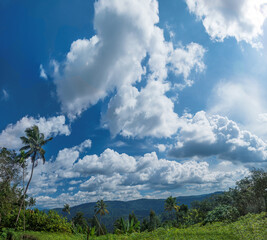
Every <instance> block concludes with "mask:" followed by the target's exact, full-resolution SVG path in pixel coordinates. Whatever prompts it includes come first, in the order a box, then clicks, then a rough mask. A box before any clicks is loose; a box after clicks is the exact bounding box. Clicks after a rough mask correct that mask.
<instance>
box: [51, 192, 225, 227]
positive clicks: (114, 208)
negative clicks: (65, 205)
mask: <svg viewBox="0 0 267 240" xmlns="http://www.w3.org/2000/svg"><path fill="white" fill-rule="evenodd" d="M220 193H222V192H215V193H210V194H203V195H195V196H183V197H177V198H176V200H177V202H178V205H181V204H185V205H188V206H189V207H190V205H191V202H193V201H201V200H203V199H205V198H208V197H210V196H212V195H215V194H220ZM164 202H165V199H138V200H132V201H127V202H124V201H105V203H106V204H107V209H108V211H109V214H108V215H106V216H103V217H102V220H101V221H102V222H103V223H104V224H105V225H106V227H107V229H108V230H109V231H112V229H113V224H114V222H115V221H116V220H117V219H118V218H120V217H124V218H127V217H128V216H129V213H131V212H132V211H133V212H134V213H135V215H136V217H137V218H138V220H139V221H140V222H141V221H142V220H143V219H144V218H145V217H148V216H149V212H150V210H154V211H155V212H156V214H157V215H160V214H161V213H163V212H164ZM95 205H96V203H95V202H92V203H84V204H81V205H77V206H73V207H71V209H70V215H68V214H66V213H64V212H62V208H55V209H53V210H55V211H57V212H58V213H59V214H61V215H63V216H65V217H67V218H68V219H71V218H73V217H74V216H75V214H76V213H77V212H83V213H84V217H85V218H92V217H93V215H94V206H95Z"/></svg>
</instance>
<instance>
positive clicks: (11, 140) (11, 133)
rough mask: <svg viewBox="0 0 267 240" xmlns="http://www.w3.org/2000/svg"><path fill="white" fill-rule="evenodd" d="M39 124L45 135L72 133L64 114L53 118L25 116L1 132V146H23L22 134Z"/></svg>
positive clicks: (16, 147)
mask: <svg viewBox="0 0 267 240" xmlns="http://www.w3.org/2000/svg"><path fill="white" fill-rule="evenodd" d="M33 125H37V126H38V127H39V130H40V132H41V133H44V135H45V137H50V136H56V135H66V136H68V135H70V129H69V126H68V125H66V124H65V117H64V116H63V115H60V116H57V117H51V118H48V119H46V118H44V117H40V118H37V119H35V118H33V117H23V118H22V119H21V120H19V121H17V122H16V123H15V124H9V125H8V126H7V127H6V128H5V129H4V130H3V131H2V132H1V134H0V146H1V147H6V148H9V149H19V148H20V147H22V142H21V140H20V137H21V136H24V135H25V129H26V128H29V127H32V126H33Z"/></svg>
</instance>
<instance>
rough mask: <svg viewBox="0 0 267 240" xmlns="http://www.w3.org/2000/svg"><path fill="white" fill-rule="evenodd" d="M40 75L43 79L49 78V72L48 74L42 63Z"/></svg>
mask: <svg viewBox="0 0 267 240" xmlns="http://www.w3.org/2000/svg"><path fill="white" fill-rule="evenodd" d="M40 77H41V78H43V79H47V74H46V72H45V70H44V67H43V65H42V64H41V65H40Z"/></svg>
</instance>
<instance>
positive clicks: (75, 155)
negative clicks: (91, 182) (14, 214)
mask: <svg viewBox="0 0 267 240" xmlns="http://www.w3.org/2000/svg"><path fill="white" fill-rule="evenodd" d="M91 143H92V142H91V140H90V139H87V140H85V141H84V142H82V143H81V144H79V145H77V146H74V147H71V148H64V149H62V150H60V151H59V152H58V154H57V156H56V158H55V160H53V159H50V160H48V161H46V163H45V164H38V166H37V167H36V168H35V169H34V174H33V178H32V181H31V188H30V189H29V194H33V195H37V194H40V193H42V192H46V191H47V193H48V191H49V189H55V191H54V192H56V190H57V187H58V186H60V185H61V184H62V180H66V179H73V180H71V181H70V182H69V184H70V185H77V184H80V183H82V181H81V180H74V178H76V177H79V176H80V173H79V172H75V171H74V169H73V166H74V163H75V162H76V161H77V160H78V159H79V157H80V155H81V154H82V153H84V151H85V150H86V148H90V147H91ZM30 170H31V162H30V159H28V171H27V172H30ZM28 178H29V174H28V175H27V177H26V180H27V179H28Z"/></svg>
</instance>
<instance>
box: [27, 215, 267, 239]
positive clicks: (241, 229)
mask: <svg viewBox="0 0 267 240" xmlns="http://www.w3.org/2000/svg"><path fill="white" fill-rule="evenodd" d="M29 234H30V235H32V236H36V237H38V239H40V240H49V239H53V240H57V239H66V240H67V239H86V238H85V236H82V235H64V234H57V233H53V234H52V233H39V232H38V233H30V232H29ZM266 236H267V214H266V213H261V214H257V215H247V216H245V217H242V218H240V219H239V220H238V221H237V222H234V223H230V224H226V223H214V224H208V225H206V226H199V225H195V226H191V227H189V228H185V229H177V228H172V229H168V230H167V229H164V228H159V229H157V230H156V231H154V232H143V233H133V234H131V235H113V234H109V235H106V236H102V237H97V238H95V239H96V240H104V239H110V240H112V239H118V240H124V239H125V240H135V239H136V240H140V239H151V240H162V239H179V240H180V239H187V240H191V239H192V240H193V239H195V240H199V239H209V240H212V239H214V240H217V239H225V240H231V239H242V240H246V239H247V240H251V239H255V240H266V239H267V237H266ZM90 239H92V238H90Z"/></svg>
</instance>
